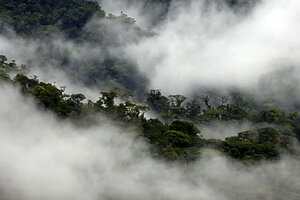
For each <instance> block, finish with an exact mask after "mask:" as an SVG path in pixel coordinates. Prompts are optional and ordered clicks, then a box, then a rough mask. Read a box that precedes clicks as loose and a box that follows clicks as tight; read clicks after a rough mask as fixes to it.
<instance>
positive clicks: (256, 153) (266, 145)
mask: <svg viewBox="0 0 300 200" xmlns="http://www.w3.org/2000/svg"><path fill="white" fill-rule="evenodd" d="M284 142H285V137H283V136H281V135H280V133H279V132H278V131H277V130H276V129H273V128H262V129H259V130H257V131H246V132H242V133H239V134H238V136H233V137H229V138H226V140H225V141H224V142H223V144H222V147H223V149H224V151H225V152H227V153H228V154H229V155H230V156H232V157H234V158H237V159H254V160H260V159H263V158H276V157H278V156H279V152H278V148H279V147H283V144H284Z"/></svg>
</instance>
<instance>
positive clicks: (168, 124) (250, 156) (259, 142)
mask: <svg viewBox="0 0 300 200" xmlns="http://www.w3.org/2000/svg"><path fill="white" fill-rule="evenodd" d="M25 68H26V67H25V66H22V67H20V66H17V65H16V64H15V63H14V62H8V61H7V58H6V57H5V56H4V55H2V56H1V65H0V72H1V80H2V81H5V82H7V83H10V84H13V85H16V86H19V87H20V90H21V91H22V93H23V94H24V95H26V96H30V97H33V98H34V99H36V103H37V104H38V105H39V106H40V108H42V109H49V110H51V111H53V112H54V113H55V114H56V115H57V116H58V117H59V118H61V119H62V120H71V121H73V122H74V124H75V125H77V126H90V125H93V124H95V123H98V121H97V119H98V116H99V114H101V115H103V116H106V117H107V118H108V119H112V120H113V121H114V123H115V124H116V125H117V126H120V127H123V128H126V127H135V129H136V131H137V132H138V133H139V135H140V137H143V138H144V139H145V140H146V141H148V142H149V143H150V144H151V154H152V156H153V157H155V158H159V159H166V160H169V161H179V160H181V161H185V162H191V161H195V160H196V159H197V158H198V157H199V155H200V153H201V150H202V149H206V148H211V149H214V150H216V151H219V152H222V153H224V154H225V155H227V156H230V157H232V158H234V159H238V160H242V161H245V162H248V161H259V160H261V159H278V158H279V157H280V155H281V154H282V153H284V154H286V153H288V154H291V155H294V156H298V153H299V150H298V147H297V146H295V145H294V142H295V141H296V140H299V138H300V121H299V118H298V117H297V116H298V114H297V112H293V113H285V112H283V111H280V110H278V109H277V108H262V107H260V106H257V105H255V103H254V102H252V103H250V102H249V101H247V99H245V98H244V97H243V96H241V95H236V96H233V97H232V100H231V101H228V102H227V101H225V100H224V98H222V99H220V100H221V101H220V104H219V105H218V106H213V105H211V104H210V99H209V96H207V95H204V96H202V97H200V98H199V99H193V100H190V101H188V102H187V103H184V102H185V101H187V98H186V97H185V96H183V95H170V96H168V97H166V96H163V95H162V93H161V92H160V91H159V90H151V91H150V92H149V93H148V94H146V95H145V97H144V99H143V100H142V101H141V102H140V103H141V104H136V103H134V102H132V101H130V99H132V97H133V93H131V92H125V93H124V91H122V90H119V89H118V88H116V89H115V90H109V91H103V92H100V97H99V99H98V100H97V101H95V102H93V101H91V100H86V97H85V96H84V95H83V94H66V93H65V92H64V89H65V88H64V87H62V88H60V89H59V88H57V87H56V86H55V85H53V84H50V83H45V82H41V81H39V80H38V77H33V78H29V77H27V76H26V75H24V74H22V73H24V72H23V71H24V69H25ZM12 72H14V73H17V75H16V76H15V77H14V78H12V79H11V78H10V76H9V75H8V74H7V73H12ZM117 98H119V100H118V101H120V100H121V103H115V101H116V99H117ZM201 102H202V103H201ZM151 109H152V110H153V111H155V112H156V113H158V117H159V118H146V117H145V113H147V112H148V111H150V110H151ZM221 121H225V122H235V123H242V122H243V121H250V122H251V123H253V125H254V126H255V124H265V125H264V127H261V128H255V129H252V130H248V131H245V132H240V133H232V135H235V134H237V136H232V137H227V138H226V139H225V140H216V139H205V138H203V137H202V136H201V132H200V130H199V129H198V128H197V126H199V127H201V125H203V124H209V123H210V122H221ZM196 125H197V126H196Z"/></svg>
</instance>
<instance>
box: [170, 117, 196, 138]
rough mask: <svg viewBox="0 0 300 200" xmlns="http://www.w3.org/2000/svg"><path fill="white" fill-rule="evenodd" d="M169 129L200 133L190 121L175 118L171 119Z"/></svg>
mask: <svg viewBox="0 0 300 200" xmlns="http://www.w3.org/2000/svg"><path fill="white" fill-rule="evenodd" d="M169 129H170V130H176V131H182V132H183V133H186V134H188V135H197V134H198V133H200V131H199V129H198V128H197V127H196V126H195V125H194V124H193V123H192V122H187V121H180V120H176V121H173V122H172V123H171V124H170V126H169Z"/></svg>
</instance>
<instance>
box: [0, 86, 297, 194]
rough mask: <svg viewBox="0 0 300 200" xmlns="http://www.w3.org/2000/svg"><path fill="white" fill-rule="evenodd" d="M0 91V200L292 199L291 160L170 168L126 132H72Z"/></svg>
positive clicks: (103, 128)
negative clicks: (247, 164)
mask: <svg viewBox="0 0 300 200" xmlns="http://www.w3.org/2000/svg"><path fill="white" fill-rule="evenodd" d="M0 92H1V94H2V95H1V96H0V109H1V112H0V127H1V131H0V138H1V140H0V191H1V195H0V199H6V200H10V199H20V200H38V199H46V200H47V199H54V198H55V199H58V200H60V199H61V200H66V199H72V200H74V199H75V200H76V199H80V200H82V199H88V200H93V199H101V200H112V199H118V200H120V199H124V200H127V199H136V200H137V199H146V200H147V199H149V200H152V199H158V200H159V199H160V200H163V199H173V200H181V199H187V200H192V199H203V200H231V199H239V200H243V199H247V200H250V199H251V200H252V199H259V200H264V199H266V200H267V199H268V200H269V199H270V200H272V199H289V200H296V199H299V196H300V182H299V178H300V170H299V169H300V162H299V160H298V159H296V158H290V157H283V158H282V159H281V160H278V161H273V162H264V163H261V164H260V165H254V166H248V167H247V166H246V165H243V164H241V163H238V162H236V161H232V160H230V159H227V158H225V157H224V156H222V155H221V154H220V153H216V152H212V151H207V150H203V152H202V155H201V158H200V159H199V161H197V162H195V163H194V164H189V165H185V164H183V165H179V164H178V165H176V164H175V165H170V164H166V163H163V162H162V161H157V160H154V159H152V158H151V157H150V156H149V153H148V147H147V145H146V144H145V143H144V142H143V140H142V139H141V138H140V137H138V136H137V134H135V133H134V132H132V131H130V130H120V129H118V128H116V127H113V126H111V125H110V123H108V122H106V123H104V122H103V121H102V123H99V125H97V126H92V127H89V128H87V127H85V128H78V127H75V126H74V125H72V124H71V123H70V122H67V121H58V120H56V118H55V117H54V115H52V114H51V113H47V112H42V111H40V110H39V109H38V108H37V107H36V106H35V103H33V101H32V99H31V98H28V97H26V98H25V97H23V96H22V95H20V94H19V92H18V90H17V89H16V88H12V87H11V86H7V85H5V84H3V83H1V86H0Z"/></svg>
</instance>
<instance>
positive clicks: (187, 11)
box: [125, 0, 300, 94]
mask: <svg viewBox="0 0 300 200" xmlns="http://www.w3.org/2000/svg"><path fill="white" fill-rule="evenodd" d="M215 2H216V1H212V2H211V3H209V4H207V3H206V1H199V0H192V1H190V3H188V4H180V6H178V2H177V1H174V3H173V5H172V6H171V8H172V9H170V13H169V14H168V17H167V20H166V21H164V22H163V23H162V24H160V26H158V27H156V28H155V31H156V32H157V33H158V34H159V36H158V37H153V38H149V39H145V40H143V41H141V42H140V43H139V44H133V45H130V46H128V48H126V49H125V53H126V57H129V58H131V59H132V60H133V61H135V62H136V63H137V65H138V66H139V68H140V70H141V71H142V72H144V74H146V75H147V76H148V78H149V79H150V80H151V84H150V87H151V88H160V89H162V90H163V91H166V92H168V93H175V92H177V93H183V94H188V93H192V92H195V90H196V91H197V89H198V88H201V87H202V88H205V87H206V88H221V89H228V88H232V87H237V88H243V89H253V88H255V87H256V86H257V84H258V82H259V81H260V80H261V79H262V78H263V77H264V76H265V75H267V74H269V73H271V72H273V71H274V70H278V69H285V68H287V67H290V66H293V67H296V68H297V70H296V71H297V75H299V70H298V69H299V67H298V66H299V62H300V60H299V53H300V52H299V51H300V40H299V37H298V35H297V34H298V32H299V30H300V25H299V19H300V16H299V12H298V11H299V9H300V2H299V1H298V0H289V1H284V2H283V1H280V0H268V1H267V0H265V1H261V2H260V3H257V4H256V6H255V7H253V8H252V9H251V11H250V12H248V13H240V12H239V13H235V12H234V11H233V10H231V9H229V8H228V7H225V6H222V5H220V4H217V3H215Z"/></svg>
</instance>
